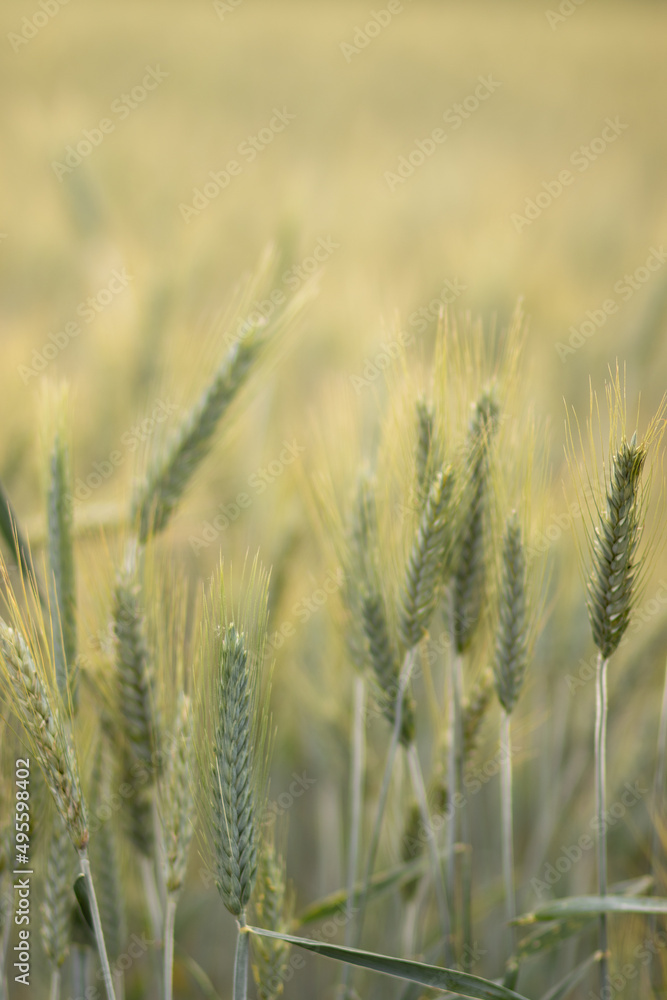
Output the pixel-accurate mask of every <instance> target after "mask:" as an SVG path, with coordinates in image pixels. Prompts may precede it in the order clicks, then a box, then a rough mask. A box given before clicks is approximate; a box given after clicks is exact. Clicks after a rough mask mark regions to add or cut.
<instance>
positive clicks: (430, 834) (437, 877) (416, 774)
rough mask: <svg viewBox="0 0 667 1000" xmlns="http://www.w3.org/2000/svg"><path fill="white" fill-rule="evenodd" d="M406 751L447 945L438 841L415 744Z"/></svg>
mask: <svg viewBox="0 0 667 1000" xmlns="http://www.w3.org/2000/svg"><path fill="white" fill-rule="evenodd" d="M406 752H407V757H408V769H409V771H410V778H411V781H412V790H413V792H414V795H415V798H416V800H417V804H418V806H419V813H420V816H421V822H422V827H423V828H424V832H425V834H426V838H427V843H428V850H429V854H430V857H431V867H432V869H433V887H434V889H435V898H436V903H437V906H438V915H439V917H440V926H441V928H442V936H443V940H444V942H445V946H446V947H447V942H448V941H449V908H448V902H447V888H446V885H445V880H444V876H443V872H442V865H441V863H440V856H439V854H438V843H437V839H436V836H435V830H434V828H433V820H432V819H431V813H430V810H429V807H428V799H427V797H426V788H425V787H424V776H423V774H422V768H421V763H420V761H419V754H418V753H417V746H416V744H415V743H411V744H410V746H409V747H407V751H406Z"/></svg>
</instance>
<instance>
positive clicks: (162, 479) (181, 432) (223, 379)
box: [131, 330, 266, 544]
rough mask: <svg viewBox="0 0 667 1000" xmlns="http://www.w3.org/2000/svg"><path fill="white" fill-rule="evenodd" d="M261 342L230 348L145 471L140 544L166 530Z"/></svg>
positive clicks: (136, 517) (135, 518) (254, 336)
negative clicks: (170, 437)
mask: <svg viewBox="0 0 667 1000" xmlns="http://www.w3.org/2000/svg"><path fill="white" fill-rule="evenodd" d="M265 340H266V337H265V335H263V334H262V332H261V331H259V330H251V331H250V332H249V333H248V334H247V335H246V336H245V337H244V339H243V340H241V341H238V342H237V343H236V344H234V345H233V347H232V348H231V350H230V351H229V352H228V354H227V355H226V357H225V358H224V360H223V362H222V364H221V365H220V367H219V368H218V370H217V371H216V373H215V375H214V376H213V378H212V380H211V382H210V383H209V385H208V386H207V388H206V389H205V390H204V392H203V393H202V395H201V397H200V398H199V399H198V400H197V402H196V403H195V404H194V406H193V407H192V409H191V410H190V412H189V413H188V414H187V416H186V417H185V419H184V420H183V422H182V423H181V425H180V427H179V428H178V429H177V430H176V432H175V434H174V435H173V437H172V439H171V441H170V442H169V444H168V445H167V447H166V450H165V451H164V452H163V453H161V454H158V455H157V456H155V457H154V459H153V461H152V463H151V464H150V465H149V469H148V473H147V475H146V478H145V479H144V481H143V482H142V483H141V485H140V486H139V488H138V490H137V491H136V493H135V496H134V498H133V501H132V512H131V521H132V523H133V524H136V525H137V531H138V535H139V541H140V543H141V544H144V543H145V542H146V541H147V539H148V538H149V536H150V535H157V534H158V533H159V532H161V531H163V530H164V528H166V526H167V523H168V522H169V519H170V517H171V515H172V513H173V511H174V509H175V508H176V506H177V504H178V503H179V501H180V500H181V498H182V496H183V494H184V493H185V490H186V488H187V486H188V484H189V482H190V480H191V479H192V476H193V475H194V473H195V472H196V470H197V468H198V467H199V466H200V465H201V463H202V462H203V460H204V458H205V457H206V455H207V454H208V452H209V450H210V449H211V446H212V444H213V437H214V434H215V432H216V430H217V427H218V424H219V423H220V421H221V419H222V417H223V416H224V414H225V413H226V412H227V410H228V409H229V407H230V405H231V403H232V402H233V401H234V399H235V397H236V396H237V395H238V393H239V391H240V390H241V388H242V387H243V386H244V384H245V383H246V382H247V380H248V376H249V375H250V372H251V371H252V369H253V367H254V365H255V363H256V361H257V358H258V356H259V354H260V352H261V349H262V347H263V346H264V344H265Z"/></svg>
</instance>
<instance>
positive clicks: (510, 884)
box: [500, 711, 516, 955]
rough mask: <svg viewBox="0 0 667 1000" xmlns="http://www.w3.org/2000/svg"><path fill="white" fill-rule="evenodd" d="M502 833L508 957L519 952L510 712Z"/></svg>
mask: <svg viewBox="0 0 667 1000" xmlns="http://www.w3.org/2000/svg"><path fill="white" fill-rule="evenodd" d="M500 761H501V763H500V819H501V824H500V830H501V837H502V857H503V880H504V882H505V912H506V914H507V934H508V945H509V952H508V954H509V955H514V953H515V951H516V947H515V945H516V931H515V929H514V924H513V923H512V921H513V920H514V918H515V917H516V902H515V897H514V823H513V818H512V743H511V724H510V714H509V712H505V711H503V712H502V713H501V716H500Z"/></svg>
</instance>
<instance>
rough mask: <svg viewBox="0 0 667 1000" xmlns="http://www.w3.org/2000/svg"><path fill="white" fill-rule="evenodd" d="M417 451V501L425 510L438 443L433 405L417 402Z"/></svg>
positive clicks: (422, 400)
mask: <svg viewBox="0 0 667 1000" xmlns="http://www.w3.org/2000/svg"><path fill="white" fill-rule="evenodd" d="M416 408H417V449H416V454H415V480H416V484H415V485H416V491H417V499H418V501H419V507H420V509H423V506H424V504H425V503H426V500H427V498H428V491H429V488H430V485H431V479H432V477H433V471H434V465H435V461H436V453H437V443H436V440H435V409H434V407H433V404H432V403H430V402H427V400H425V399H423V398H420V399H418V400H417V404H416Z"/></svg>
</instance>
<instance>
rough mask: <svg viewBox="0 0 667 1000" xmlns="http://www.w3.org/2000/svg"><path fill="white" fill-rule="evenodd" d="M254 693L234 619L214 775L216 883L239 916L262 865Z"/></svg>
mask: <svg viewBox="0 0 667 1000" xmlns="http://www.w3.org/2000/svg"><path fill="white" fill-rule="evenodd" d="M252 696H253V692H252V686H251V681H250V677H249V671H248V653H247V650H246V648H245V644H244V641H243V636H241V635H239V633H238V632H237V631H236V628H235V627H234V626H233V625H231V626H230V627H229V629H228V630H227V633H226V635H225V638H224V640H223V642H222V647H221V663H220V689H219V693H218V697H219V700H220V703H219V712H220V717H219V725H218V728H217V731H216V734H215V760H214V768H213V773H212V775H211V781H212V793H213V801H214V809H213V812H214V816H215V818H216V822H217V830H216V846H217V859H216V860H217V863H218V865H217V886H218V890H219V891H220V895H221V896H222V898H223V901H224V903H225V906H226V907H227V909H228V910H229V911H230V913H233V914H234V916H240V915H241V914H242V913H243V912H244V910H245V908H246V906H247V905H248V902H249V900H250V895H251V893H252V888H253V885H254V881H255V874H256V871H257V804H256V802H255V794H254V791H255V790H254V788H253V781H252V770H253V761H252V713H253V705H252Z"/></svg>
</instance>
